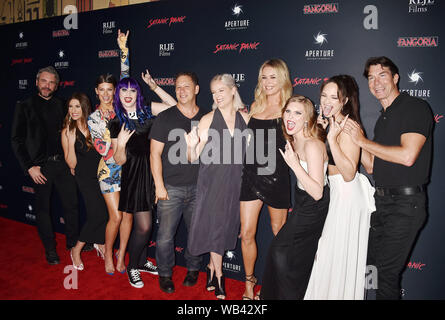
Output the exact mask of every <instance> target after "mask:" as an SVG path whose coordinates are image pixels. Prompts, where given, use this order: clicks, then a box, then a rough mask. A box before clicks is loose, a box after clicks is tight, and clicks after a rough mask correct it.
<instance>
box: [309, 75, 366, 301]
mask: <svg viewBox="0 0 445 320" xmlns="http://www.w3.org/2000/svg"><path fill="white" fill-rule="evenodd" d="M348 117H349V118H351V119H353V120H354V121H356V122H357V123H360V115H359V100H358V86H357V84H356V82H355V80H354V78H352V77H351V76H347V75H340V76H334V77H332V78H330V79H329V80H327V81H325V82H324V83H323V85H322V87H321V97H320V116H319V118H318V122H319V123H320V124H322V125H323V126H324V127H327V126H329V128H328V136H327V140H328V155H329V169H328V170H329V184H330V190H331V191H330V199H331V201H330V203H329V212H328V216H327V218H326V222H325V225H324V228H323V233H322V235H321V238H320V240H319V242H318V250H317V255H316V257H315V261H314V265H313V268H312V274H311V278H310V280H309V285H308V288H307V290H306V294H305V299H306V300H328V299H329V300H331V299H332V300H362V299H363V298H364V290H365V272H366V256H367V249H368V234H369V226H370V217H371V213H372V212H373V211H375V204H374V198H373V195H374V188H373V187H372V186H371V184H370V183H369V180H368V178H367V177H366V176H364V175H362V174H360V173H359V172H358V164H359V158H360V147H359V146H357V145H356V144H355V143H353V141H352V139H351V137H350V136H348V135H347V134H346V133H345V132H343V127H344V125H345V122H346V119H347V118H348Z"/></svg>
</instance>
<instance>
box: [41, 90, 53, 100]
mask: <svg viewBox="0 0 445 320" xmlns="http://www.w3.org/2000/svg"><path fill="white" fill-rule="evenodd" d="M38 90H39V95H40V96H41V97H43V98H51V97H52V96H53V93H54V91H51V90H50V89H47V88H45V90H44V91H45V92H46V93H44V92H43V90H42V89H40V88H38Z"/></svg>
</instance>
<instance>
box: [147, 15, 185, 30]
mask: <svg viewBox="0 0 445 320" xmlns="http://www.w3.org/2000/svg"><path fill="white" fill-rule="evenodd" d="M186 18H187V16H181V17H170V18H161V19H150V20H149V21H148V25H147V29H148V28H151V27H153V26H157V25H168V26H169V27H170V26H171V25H173V24H177V23H184V22H185V19H186Z"/></svg>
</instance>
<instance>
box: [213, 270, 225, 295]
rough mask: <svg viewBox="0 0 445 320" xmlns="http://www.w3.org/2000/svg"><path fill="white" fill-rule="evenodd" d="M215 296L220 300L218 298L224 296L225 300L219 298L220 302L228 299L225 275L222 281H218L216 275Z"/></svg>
mask: <svg viewBox="0 0 445 320" xmlns="http://www.w3.org/2000/svg"><path fill="white" fill-rule="evenodd" d="M215 279H216V281H215V285H216V289H215V296H216V297H217V298H218V296H224V298H218V299H219V300H224V299H225V298H226V278H225V277H224V275H222V276H221V278H220V280H219V281H218V278H217V277H216V275H215Z"/></svg>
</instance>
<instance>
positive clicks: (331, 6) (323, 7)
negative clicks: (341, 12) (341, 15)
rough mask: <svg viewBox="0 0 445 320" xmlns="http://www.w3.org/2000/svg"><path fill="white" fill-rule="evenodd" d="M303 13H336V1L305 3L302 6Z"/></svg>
mask: <svg viewBox="0 0 445 320" xmlns="http://www.w3.org/2000/svg"><path fill="white" fill-rule="evenodd" d="M303 13H304V14H323V13H338V3H323V4H315V3H314V4H307V5H305V6H304V7H303Z"/></svg>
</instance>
